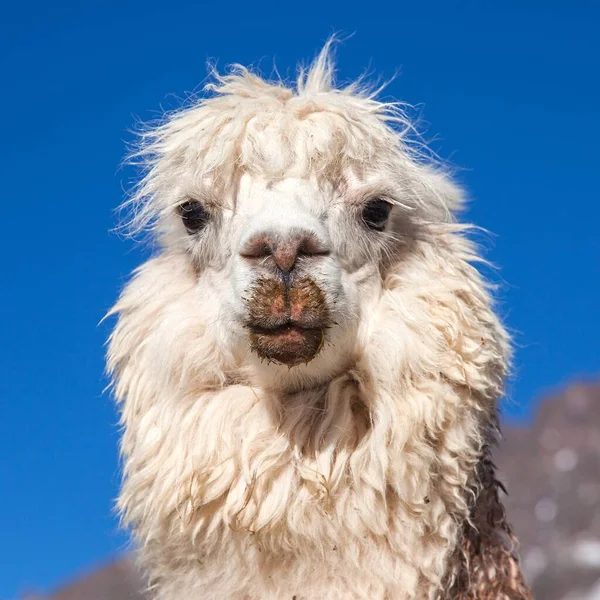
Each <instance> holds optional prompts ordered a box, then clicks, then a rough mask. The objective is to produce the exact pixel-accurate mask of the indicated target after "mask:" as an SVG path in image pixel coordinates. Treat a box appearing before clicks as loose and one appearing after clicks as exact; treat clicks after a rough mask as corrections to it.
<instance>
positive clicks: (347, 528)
mask: <svg viewBox="0 0 600 600" xmlns="http://www.w3.org/2000/svg"><path fill="white" fill-rule="evenodd" d="M211 91H212V94H209V95H208V97H207V98H204V99H202V100H199V101H197V102H195V103H193V104H192V105H190V106H188V107H186V108H185V109H183V110H181V111H180V112H177V113H175V114H173V115H169V116H168V117H167V118H166V120H165V121H164V123H162V124H161V125H159V126H157V127H155V128H153V129H151V130H149V131H148V132H147V133H145V134H144V135H143V140H142V141H143V144H142V148H141V150H140V152H139V154H138V156H139V157H140V158H141V159H142V160H143V162H144V165H145V167H146V172H145V176H144V178H143V180H142V182H141V184H140V186H139V188H138V189H137V192H136V195H135V197H134V198H133V200H132V201H131V206H132V208H133V209H134V227H138V228H143V227H146V226H148V227H150V229H151V230H152V231H153V232H154V234H155V236H156V239H157V240H158V242H159V247H160V250H159V252H158V253H157V256H155V257H154V258H152V259H151V260H149V261H148V262H147V263H146V264H144V265H143V266H141V267H140V268H139V269H138V270H137V272H136V273H135V276H134V277H133V280H132V281H131V283H130V284H129V285H128V286H127V287H126V289H125V291H124V292H123V294H122V295H121V298H120V299H119V301H118V303H117V305H116V306H115V307H114V309H113V313H115V314H117V315H118V323H117V325H116V328H115V330H114V332H113V334H112V336H111V339H110V347H109V352H108V365H109V370H110V372H111V374H112V375H113V378H114V392H115V395H116V397H117V398H118V400H119V402H120V407H121V410H122V424H123V428H124V433H123V440H122V454H123V459H124V480H123V486H122V491H121V494H120V498H119V507H120V510H121V511H122V515H123V518H124V522H125V523H126V524H127V525H128V526H130V527H131V528H132V529H133V532H134V534H135V539H136V541H137V543H138V544H139V548H140V550H139V553H140V561H141V564H142V565H143V567H144V569H145V570H146V571H147V573H148V577H149V581H150V589H151V590H152V595H151V596H152V598H154V599H156V600H200V599H202V600H217V599H218V600H221V599H235V600H238V599H239V600H247V599H251V600H267V599H278V600H279V599H288V600H292V599H293V598H295V599H296V600H334V599H336V600H339V599H357V600H358V599H361V600H362V599H364V600H367V599H368V600H384V599H385V600H391V599H393V600H403V599H409V598H411V599H412V598H414V599H419V600H421V599H426V598H433V597H436V595H439V594H440V589H441V587H442V586H443V585H445V584H447V582H448V581H449V580H450V579H451V578H452V571H453V569H455V568H456V565H455V564H454V562H453V558H452V557H453V555H454V551H455V549H456V546H457V543H458V539H459V534H460V530H461V527H462V524H463V522H464V520H465V519H466V518H467V516H468V513H469V505H470V503H471V500H472V494H474V493H476V490H477V481H476V480H475V477H474V468H475V466H476V464H477V463H478V461H479V459H480V456H481V452H482V447H483V445H484V444H485V443H486V438H487V432H488V430H489V428H490V424H491V423H492V422H493V420H494V419H495V414H496V403H497V399H498V398H499V397H500V396H501V394H502V388H503V379H504V377H505V375H506V372H507V364H508V355H509V344H508V339H507V335H506V333H505V331H504V329H503V328H502V326H501V324H500V323H499V320H498V319H497V317H496V315H495V314H494V312H493V310H492V308H491V301H490V296H489V293H488V289H487V286H486V284H485V283H484V282H483V281H482V278H481V277H480V275H479V274H478V271H477V270H476V268H475V267H474V266H473V263H474V262H477V260H478V257H477V255H476V251H475V248H474V247H473V245H472V244H471V243H470V242H469V241H468V240H467V239H466V237H465V235H464V232H465V229H466V227H464V226H461V225H459V224H458V223H456V222H455V220H454V217H453V216H452V213H453V212H454V211H455V210H456V209H457V208H458V207H459V205H460V198H461V193H460V191H459V190H458V189H457V188H456V187H455V186H454V184H453V183H451V182H450V180H449V178H448V177H447V176H446V175H445V174H443V173H442V172H440V171H439V170H436V169H435V168H434V167H433V166H431V165H428V164H426V163H425V161H424V160H423V159H422V158H421V156H420V155H419V153H418V152H417V151H415V149H414V146H411V144H410V143H409V142H408V130H409V128H410V126H409V123H408V121H407V119H406V118H405V117H404V115H403V114H402V112H401V110H400V109H399V108H398V106H396V105H391V104H386V103H381V102H378V101H377V100H376V98H375V97H374V96H373V95H372V94H369V93H366V92H361V91H360V89H359V87H358V86H350V87H349V88H345V89H334V88H333V84H332V67H331V63H330V60H329V58H328V48H325V50H324V51H323V52H322V53H321V54H320V56H319V57H318V59H317V60H316V62H315V63H314V64H313V66H312V67H311V68H310V69H309V70H308V71H306V72H302V73H301V75H300V77H299V81H298V83H297V85H296V87H295V88H294V89H292V88H290V87H286V86H284V85H283V84H282V83H280V82H276V83H270V82H267V81H264V80H263V79H261V78H259V77H258V76H256V75H254V74H251V73H250V72H248V71H246V70H244V69H242V68H238V69H237V70H236V71H235V72H233V73H232V74H231V75H228V76H226V77H218V76H217V77H216V82H215V83H214V84H213V85H212V86H211ZM256 190H258V191H256ZM277 190H279V192H277ZM298 190H299V191H298ZM271 192H272V193H279V195H278V196H277V198H278V199H279V200H277V202H284V201H286V200H285V199H286V198H288V197H293V198H296V200H294V202H296V203H298V202H300V201H299V200H297V198H306V197H307V196H310V197H311V198H313V197H314V199H313V200H311V201H310V202H312V203H313V204H311V203H310V202H309V206H308V208H307V209H306V211H308V212H309V213H311V215H319V217H318V218H319V219H320V221H319V223H321V224H322V223H327V225H322V226H323V227H329V230H328V232H326V233H327V236H328V238H327V239H328V240H329V241H330V243H331V253H330V256H329V257H328V258H327V259H326V260H327V261H329V262H326V263H323V264H325V265H326V267H323V270H322V272H320V273H321V279H322V284H323V288H324V289H325V290H326V293H327V294H330V295H333V294H334V293H335V294H337V297H338V300H339V302H338V304H337V305H336V306H337V307H338V308H335V309H332V310H333V312H334V316H335V319H336V325H335V326H333V327H332V330H331V332H330V333H329V334H328V336H329V337H328V339H327V340H326V343H325V347H324V348H323V350H322V352H321V353H320V354H319V355H318V356H317V357H316V358H315V359H314V360H313V361H311V362H310V363H309V364H307V365H299V366H295V367H292V368H291V369H290V368H288V367H285V366H281V365H276V364H264V363H262V362H261V361H260V360H258V359H257V357H256V356H255V355H254V354H253V352H252V351H251V349H250V346H249V345H248V343H247V340H246V336H245V332H244V328H243V326H242V325H241V324H240V315H241V314H242V313H243V306H244V305H243V301H242V300H241V299H240V298H239V296H241V295H242V294H241V293H240V289H242V288H243V287H244V285H246V284H247V283H248V280H247V278H248V277H250V276H251V275H249V274H248V273H246V272H242V271H240V269H241V267H237V266H236V265H237V263H236V262H235V255H236V251H235V249H236V244H237V243H238V242H237V240H238V239H240V236H241V235H242V234H241V233H240V231H242V230H244V228H247V227H249V226H250V224H252V223H254V222H255V220H254V221H253V220H252V219H254V217H252V218H250V217H248V215H252V214H255V213H252V211H251V210H250V207H251V206H256V205H257V203H258V204H260V202H262V201H263V199H264V198H266V197H267V195H268V194H269V193H271ZM296 192H298V193H296ZM373 195H377V196H382V195H383V196H385V197H386V198H390V201H391V202H393V203H394V205H395V207H394V213H393V219H392V222H391V225H390V228H389V229H388V230H387V231H385V232H383V233H382V235H381V236H380V237H379V238H377V239H375V238H374V237H373V236H371V237H368V236H367V234H366V233H365V234H364V237H361V236H362V235H363V234H362V233H361V232H359V230H358V229H357V227H358V226H355V224H354V221H353V220H352V219H353V217H352V215H354V214H355V213H354V212H353V211H354V210H355V208H354V206H355V205H356V204H357V203H360V202H361V201H362V200H361V199H364V198H365V197H372V196H373ZM189 197H194V198H199V199H202V201H203V202H205V203H206V204H207V205H208V206H210V207H211V211H212V212H211V214H213V215H216V216H214V222H212V223H211V225H210V227H209V228H207V230H206V232H205V233H203V234H202V235H200V236H190V235H187V234H186V232H185V230H184V228H183V227H182V224H181V219H180V218H179V216H178V214H177V212H176V210H174V207H176V206H177V205H178V204H180V203H181V202H182V201H184V200H185V199H186V198H189ZM257 198H258V199H257ZM265 201H266V200H265ZM302 202H304V200H303V201H302ZM303 206H304V204H303ZM244 207H245V208H244ZM242 208H243V210H242ZM295 210H296V209H295V208H293V207H292V208H290V213H289V214H292V213H294V211H295ZM298 210H300V209H298ZM302 210H303V211H304V210H305V208H302ZM240 212H243V213H244V214H245V215H246V220H245V221H244V223H241V222H237V224H236V219H238V218H241V217H238V214H239V213H240ZM261 214H262V213H261ZM285 214H287V213H285ZM294 214H295V213H294ZM303 214H304V213H303ZM307 214H308V213H307ZM323 215H325V216H323ZM259 217H260V215H259V216H256V219H258V218H259ZM260 218H262V217H260ZM282 218H285V216H284V217H282ZM302 218H304V217H302ZM311 218H312V216H311ZM306 219H308V217H306ZM315 223H316V221H315ZM316 226H317V225H315V227H316ZM324 235H325V234H324ZM327 265H328V266H327ZM340 273H341V275H339V274H340ZM245 278H246V279H245ZM240 286H241V288H240ZM332 297H333V296H332ZM328 298H329V296H328ZM332 305H333V302H332ZM336 311H337V312H336Z"/></svg>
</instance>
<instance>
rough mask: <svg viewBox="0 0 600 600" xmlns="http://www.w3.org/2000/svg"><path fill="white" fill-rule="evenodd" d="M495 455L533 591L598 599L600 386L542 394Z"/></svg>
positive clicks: (557, 598) (545, 599)
mask: <svg viewBox="0 0 600 600" xmlns="http://www.w3.org/2000/svg"><path fill="white" fill-rule="evenodd" d="M496 458H497V460H496V462H497V464H498V466H499V469H500V477H501V479H502V480H503V481H504V482H505V483H506V486H507V488H508V492H509V496H508V498H506V499H505V502H506V507H507V511H508V515H509V517H510V519H511V521H512V523H513V525H514V528H515V531H516V532H517V534H518V536H519V538H520V540H521V556H522V560H523V565H524V569H525V572H526V574H527V577H528V579H529V581H530V582H531V583H532V585H533V588H534V592H535V597H536V598H539V599H540V600H600V385H583V384H580V385H573V386H571V387H569V388H568V389H567V390H566V391H565V392H564V393H562V394H557V395H555V396H551V397H549V398H548V399H546V401H544V402H543V403H542V404H541V405H540V408H539V411H538V414H537V417H536V420H535V422H534V423H533V426H532V427H531V429H521V428H515V427H513V428H507V429H506V430H505V432H504V441H503V443H502V445H501V447H500V448H499V450H498V451H497V453H496Z"/></svg>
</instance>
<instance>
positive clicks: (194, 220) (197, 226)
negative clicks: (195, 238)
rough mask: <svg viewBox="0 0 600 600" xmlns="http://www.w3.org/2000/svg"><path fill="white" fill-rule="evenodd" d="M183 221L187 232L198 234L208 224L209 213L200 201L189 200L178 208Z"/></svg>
mask: <svg viewBox="0 0 600 600" xmlns="http://www.w3.org/2000/svg"><path fill="white" fill-rule="evenodd" d="M178 211H179V215H180V216H181V220H182V221H183V224H184V225H185V228H186V229H187V232H188V233H190V234H192V233H197V232H198V231H200V230H201V229H202V228H203V227H204V226H205V225H206V223H207V222H208V217H209V214H208V211H207V210H206V209H205V208H204V206H202V204H201V203H200V202H198V200H188V201H187V202H184V203H183V204H180V205H179V207H178Z"/></svg>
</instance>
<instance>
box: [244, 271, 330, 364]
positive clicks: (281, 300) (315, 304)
mask: <svg viewBox="0 0 600 600" xmlns="http://www.w3.org/2000/svg"><path fill="white" fill-rule="evenodd" d="M247 304H248V313H249V319H248V323H247V327H248V331H249V336H250V347H251V348H252V350H253V351H254V352H256V353H257V354H258V355H259V356H260V357H261V358H264V359H266V360H270V361H273V362H278V363H282V364H285V365H288V366H290V367H292V366H294V365H297V364H300V363H307V362H310V361H311V360H313V359H314V358H315V356H317V354H318V353H319V351H320V350H321V348H322V346H323V343H324V341H325V331H326V329H327V328H328V326H329V310H328V308H327V302H326V299H325V294H324V292H323V291H322V290H321V288H320V287H319V286H318V285H317V284H316V283H315V282H314V280H313V279H312V278H310V277H309V276H303V277H300V278H295V277H291V278H286V279H280V278H275V277H261V278H259V280H258V281H257V283H256V285H255V286H254V288H253V290H252V293H251V294H250V298H249V299H247Z"/></svg>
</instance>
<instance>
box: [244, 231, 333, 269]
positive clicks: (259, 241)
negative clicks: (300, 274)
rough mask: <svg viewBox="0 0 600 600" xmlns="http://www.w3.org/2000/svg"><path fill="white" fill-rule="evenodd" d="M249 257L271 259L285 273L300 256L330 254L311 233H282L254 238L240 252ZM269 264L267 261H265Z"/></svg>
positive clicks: (292, 267)
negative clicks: (290, 235)
mask: <svg viewBox="0 0 600 600" xmlns="http://www.w3.org/2000/svg"><path fill="white" fill-rule="evenodd" d="M240 254H241V256H243V257H244V258H248V259H266V258H268V259H270V260H271V261H272V263H271V264H273V263H274V266H276V267H277V268H278V269H279V270H280V271H282V272H283V273H286V274H287V273H290V272H291V271H292V269H294V267H295V265H296V262H297V260H298V257H299V256H317V255H320V256H323V255H326V254H328V251H327V250H326V249H325V247H324V245H323V244H322V243H320V242H319V241H318V240H317V238H316V236H315V235H313V234H311V233H306V234H297V235H294V236H292V237H282V236H280V235H276V234H273V235H264V234H263V235H259V236H256V237H254V238H252V239H251V240H250V241H249V242H248V243H247V244H246V245H245V246H244V248H243V250H242V252H240ZM265 264H267V263H265Z"/></svg>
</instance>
